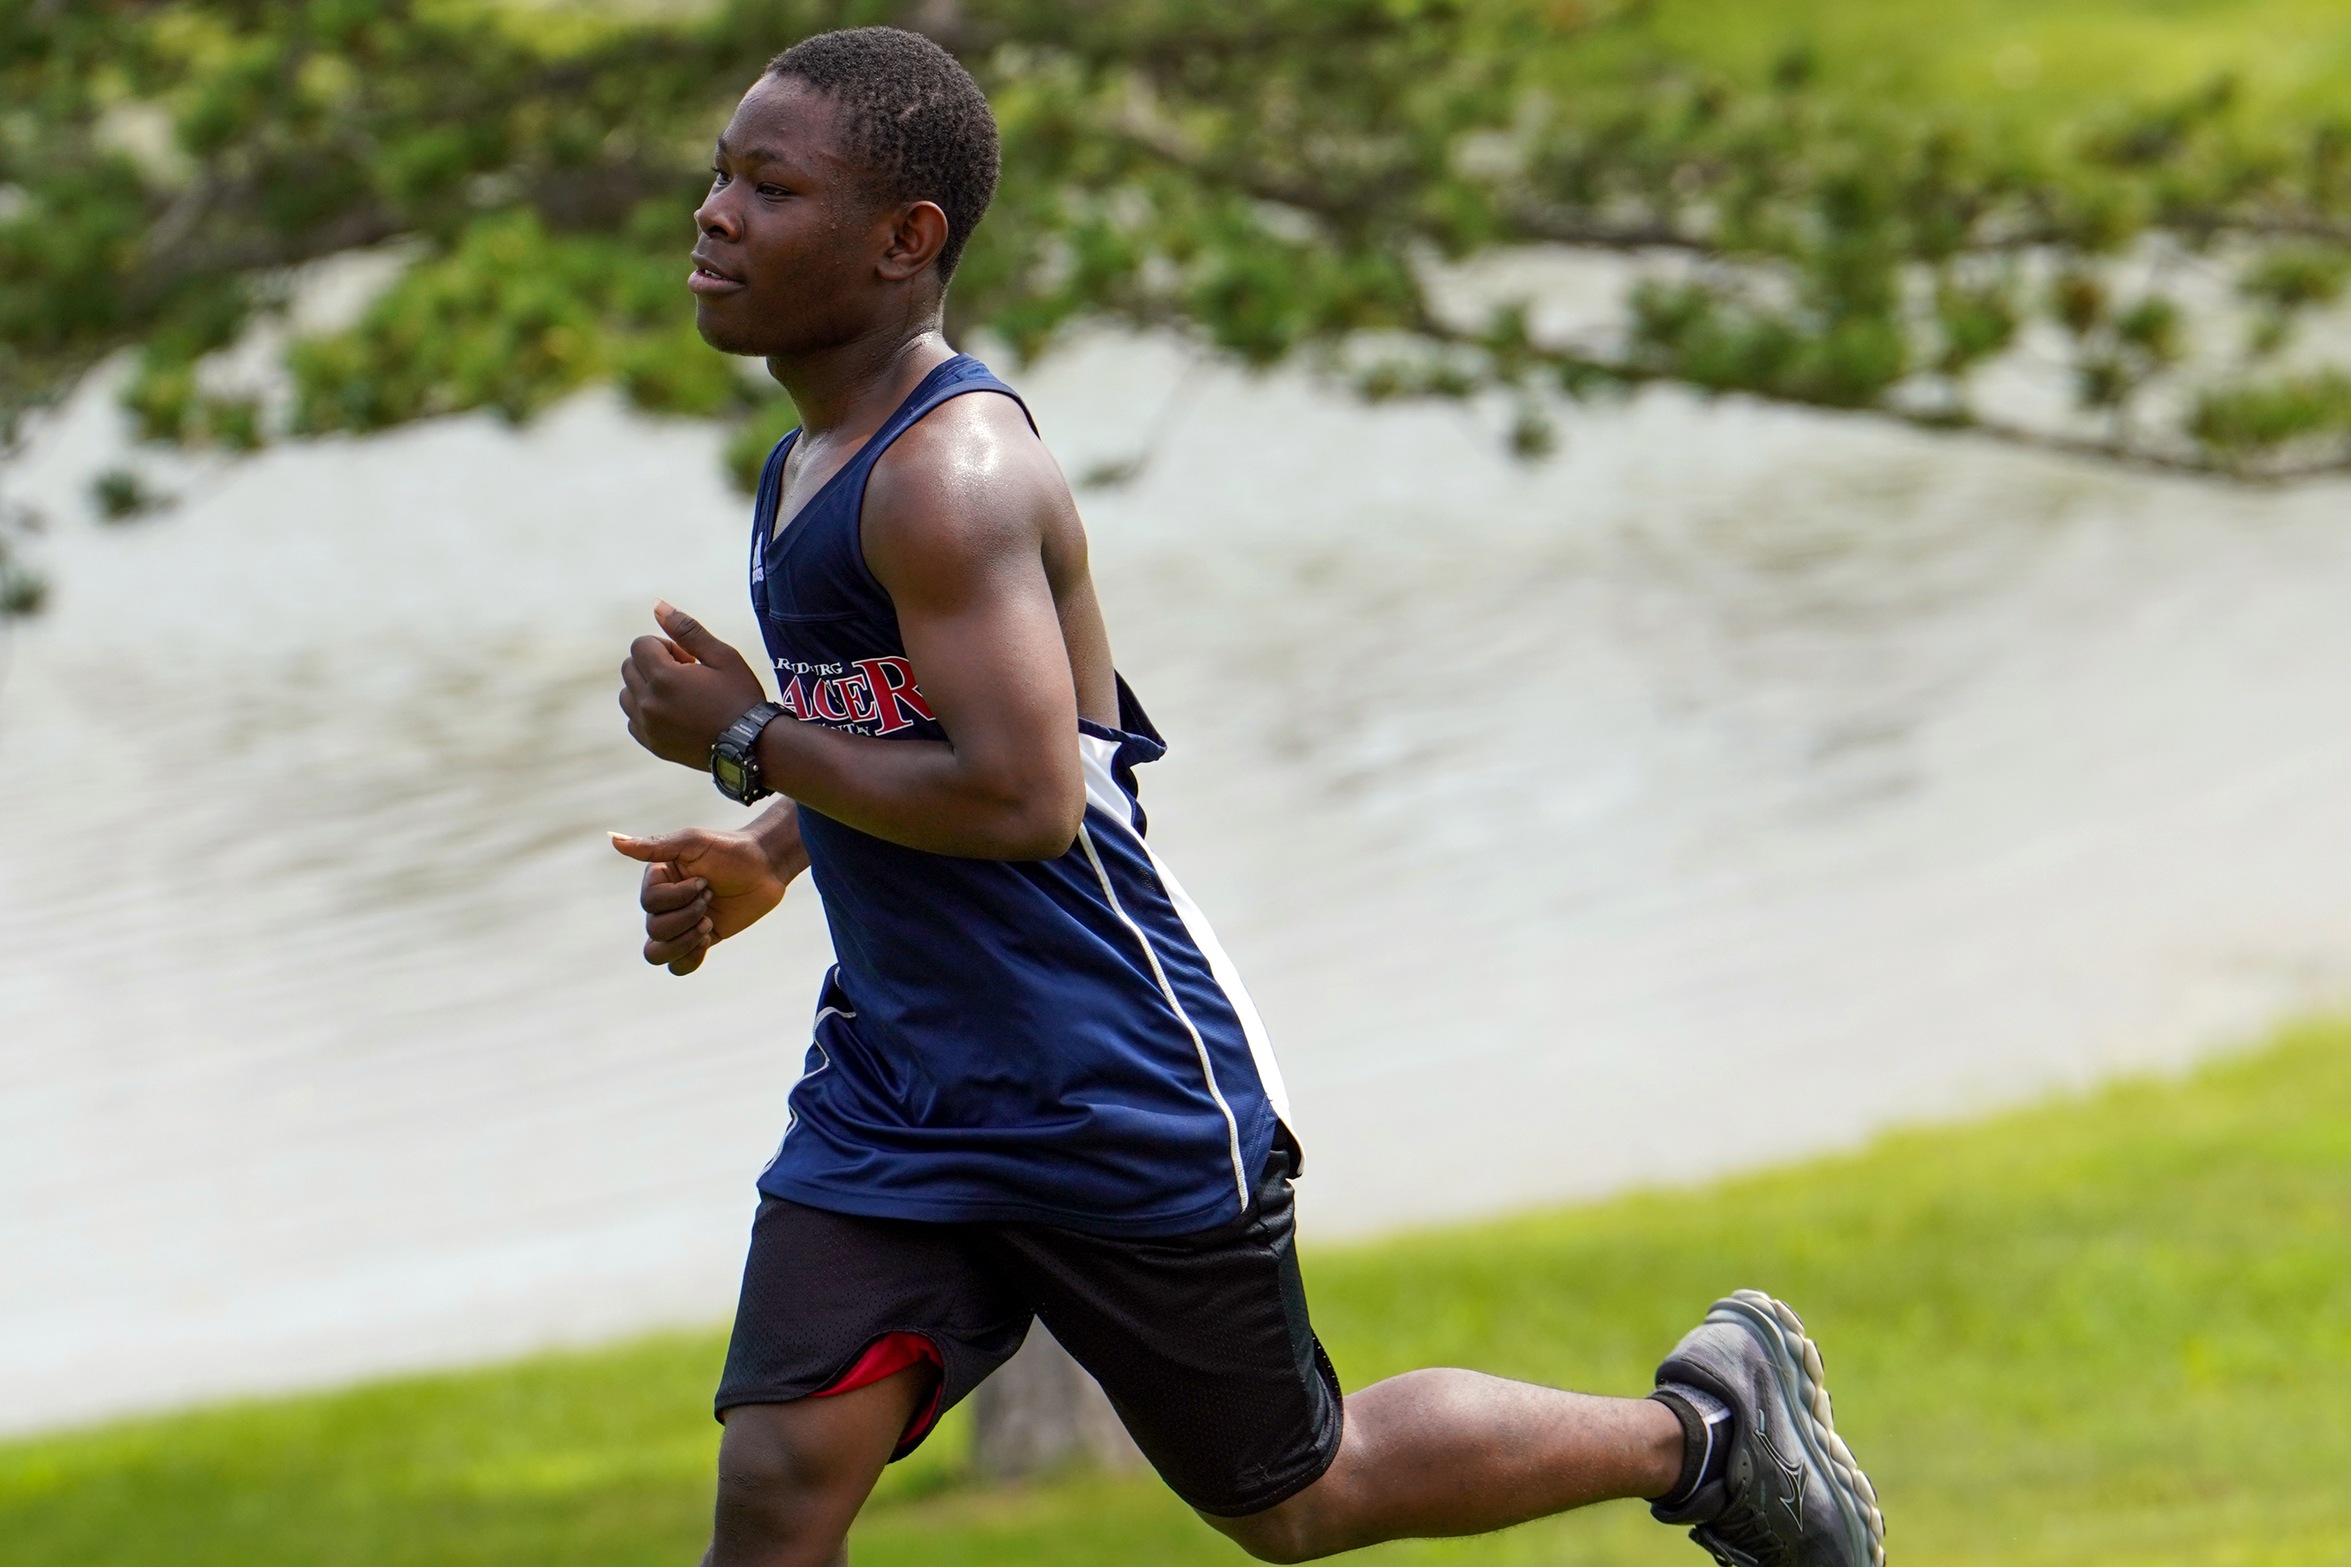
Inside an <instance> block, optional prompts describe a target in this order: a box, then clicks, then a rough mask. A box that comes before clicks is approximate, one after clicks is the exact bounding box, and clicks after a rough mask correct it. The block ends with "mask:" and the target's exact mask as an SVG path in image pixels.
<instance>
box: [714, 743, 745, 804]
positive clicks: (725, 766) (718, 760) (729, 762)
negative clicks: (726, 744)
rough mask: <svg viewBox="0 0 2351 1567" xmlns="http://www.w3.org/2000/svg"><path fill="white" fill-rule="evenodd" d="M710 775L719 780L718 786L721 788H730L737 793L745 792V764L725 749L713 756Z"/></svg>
mask: <svg viewBox="0 0 2351 1567" xmlns="http://www.w3.org/2000/svg"><path fill="white" fill-rule="evenodd" d="M710 775H711V776H712V777H713V778H715V779H717V780H718V786H719V787H720V788H722V789H726V790H730V791H732V792H734V793H736V794H740V793H742V792H743V784H744V782H745V780H744V777H743V764H742V763H741V762H739V761H737V760H735V758H733V757H731V756H729V755H727V754H726V753H725V752H724V751H721V752H720V753H719V754H718V755H717V756H716V757H714V758H712V760H711V763H710Z"/></svg>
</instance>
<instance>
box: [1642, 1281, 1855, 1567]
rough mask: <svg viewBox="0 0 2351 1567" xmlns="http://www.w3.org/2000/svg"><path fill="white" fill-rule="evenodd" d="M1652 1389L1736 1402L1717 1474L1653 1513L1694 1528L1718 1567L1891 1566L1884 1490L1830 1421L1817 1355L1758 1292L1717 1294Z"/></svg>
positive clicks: (1796, 1325)
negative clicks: (1881, 1503)
mask: <svg viewBox="0 0 2351 1567" xmlns="http://www.w3.org/2000/svg"><path fill="white" fill-rule="evenodd" d="M1657 1385H1658V1386H1659V1387H1663V1388H1672V1387H1685V1388H1696V1389H1698V1390H1699V1391H1700V1392H1703V1393H1707V1394H1711V1395H1712V1396H1713V1397H1714V1398H1716V1399H1719V1400H1721V1401H1722V1402H1723V1403H1724V1404H1727V1405H1729V1406H1730V1409H1731V1428H1730V1434H1729V1439H1728V1440H1729V1454H1728V1457H1727V1461H1726V1462H1725V1463H1724V1464H1723V1465H1722V1466H1721V1468H1720V1470H1719V1476H1720V1477H1719V1478H1718V1479H1714V1480H1711V1481H1709V1482H1708V1483H1706V1484H1704V1485H1701V1486H1699V1487H1698V1488H1697V1489H1696V1490H1695V1491H1694V1492H1693V1493H1692V1494H1691V1495H1690V1496H1689V1497H1688V1498H1686V1499H1682V1500H1680V1501H1679V1504H1678V1505H1676V1506H1673V1507H1668V1506H1666V1505H1664V1504H1662V1503H1661V1504H1659V1505H1658V1506H1657V1507H1655V1508H1653V1509H1652V1511H1654V1512H1655V1513H1656V1514H1657V1517H1658V1520H1659V1521H1660V1522H1662V1523H1672V1524H1695V1525H1697V1527H1696V1528H1694V1529H1692V1530H1691V1531H1690V1538H1691V1539H1693V1540H1695V1541H1697V1542H1698V1543H1699V1544H1700V1545H1702V1546H1704V1547H1705V1548H1706V1550H1707V1552H1708V1553H1709V1554H1711V1555H1712V1556H1713V1557H1714V1559H1715V1560H1716V1561H1717V1562H1719V1563H1720V1564H1721V1567H1885V1561H1886V1519H1885V1515H1884V1514H1883V1513H1881V1512H1879V1511H1878V1500H1877V1492H1876V1491H1875V1490H1874V1489H1873V1488H1872V1487H1871V1486H1870V1483H1869V1476H1867V1475H1865V1474H1863V1473H1862V1472H1861V1466H1860V1465H1859V1464H1857V1463H1855V1462H1854V1461H1853V1454H1852V1452H1851V1450H1849V1449H1848V1448H1847V1447H1846V1446H1845V1443H1844V1440H1843V1439H1842V1438H1840V1437H1839V1436H1838V1435H1837V1430H1836V1426H1835V1424H1834V1423H1833V1422H1832V1421H1831V1420H1830V1418H1829V1394H1828V1389H1827V1388H1826V1387H1825V1386H1823V1385H1822V1376H1821V1365H1820V1351H1819V1349H1817V1348H1815V1347H1814V1345H1813V1342H1812V1340H1810V1339H1808V1338H1806V1337H1805V1336H1804V1322H1803V1319H1802V1318H1800V1317H1798V1316H1797V1315H1796V1313H1795V1312H1793V1311H1791V1310H1789V1309H1788V1308H1787V1307H1786V1306H1784V1305H1782V1304H1780V1303H1779V1302H1778V1301H1776V1300H1774V1299H1772V1298H1771V1297H1770V1296H1769V1295H1766V1294H1764V1293H1763V1292H1762V1291H1760V1290H1740V1291H1739V1292H1738V1293H1737V1294H1735V1295H1732V1296H1731V1297H1730V1298H1729V1299H1728V1300H1718V1301H1716V1302H1715V1303H1714V1307H1713V1309H1712V1310H1710V1311H1708V1312H1707V1313H1706V1320H1705V1321H1704V1322H1702V1323H1700V1324H1699V1325H1698V1326H1697V1327H1695V1328H1693V1329H1691V1330H1690V1334H1689V1336H1688V1337H1687V1338H1685V1339H1683V1340H1682V1341H1681V1343H1680V1344H1679V1345H1677V1346H1676V1347H1675V1349H1674V1352H1673V1353H1672V1354H1671V1355H1669V1356H1667V1357H1666V1361H1665V1364H1664V1365H1662V1366H1659V1367H1658V1368H1657ZM1709 1467H1710V1468H1711V1467H1712V1466H1711V1465H1710V1466H1709Z"/></svg>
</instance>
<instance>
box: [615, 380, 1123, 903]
mask: <svg viewBox="0 0 2351 1567" xmlns="http://www.w3.org/2000/svg"><path fill="white" fill-rule="evenodd" d="M1069 507H1070V500H1069V492H1068V488H1067V486H1066V485H1065V484H1064V483H1063V482H1062V479H1061V475H1060V471H1059V470H1058V469H1057V468H1056V467H1055V466H1054V464H1053V460H1052V458H1051V456H1050V455H1048V454H1047V453H1046V451H1045V449H1044V447H1043V446H1042V445H1041V444H1040V443H1039V442H1038V441H1037V440H1036V438H1035V436H1034V435H1033V434H1032V433H1031V432H1030V430H1029V429H1028V426H1027V424H1026V422H1025V421H1024V420H1023V419H1022V418H1021V414H1020V410H1019V409H1018V407H1017V406H1016V405H1014V404H1013V403H1012V402H1011V401H1010V400H1008V399H1006V398H1002V397H995V396H988V395H982V394H974V395H972V396H967V397H959V398H956V399H955V400H954V401H952V402H950V403H947V404H945V405H943V406H942V407H941V408H940V409H939V410H938V411H937V412H935V413H934V414H932V415H931V416H930V417H929V418H926V419H924V420H923V421H922V422H921V423H920V424H918V425H916V426H915V427H914V428H913V429H912V430H910V431H908V432H907V433H906V434H905V435H904V436H902V437H901V438H900V439H899V440H898V442H897V444H896V445H894V446H893V447H891V449H890V451H889V453H888V454H887V455H886V456H885V457H884V458H883V459H882V461H881V462H880V463H879V464H878V465H876V467H875V470H874V473H873V477H872V479H871V480H870V482H869V483H868V485H867V489H866V498H865V512H864V519H863V526H864V539H865V554H866V561H867V564H868V565H869V566H871V567H872V569H873V573H874V576H875V577H876V578H877V579H878V580H879V581H880V582H881V584H882V586H883V587H884V588H885V589H887V590H888V592H889V594H890V598H891V601H892V603H893V604H894V605H895V606H896V608H897V613H898V623H899V629H900V632H901V634H902V635H903V636H904V638H905V641H906V652H907V657H908V660H909V661H910V662H911V663H912V665H913V666H914V674H915V679H916V681H917V683H918V684H919V685H920V686H921V688H922V694H923V700H924V702H925V703H926V704H927V705H928V706H929V708H930V710H931V711H932V713H933V714H935V715H936V716H937V718H938V720H939V723H940V725H941V726H942V727H943V728H944V729H945V730H946V732H947V739H946V740H945V741H944V742H939V741H909V740H880V739H874V738H870V737H867V736H862V735H849V734H842V733H840V732H839V731H836V730H831V729H826V728H823V727H822V726H820V725H816V724H807V723H795V722H792V721H790V720H788V719H778V720H777V721H776V722H774V723H772V724H770V725H768V727H767V730H766V732H765V734H763V735H762V736H761V738H760V754H759V760H760V765H761V767H762V769H763V770H764V771H765V773H766V775H767V781H768V784H769V786H770V787H772V788H774V789H776V790H777V791H778V792H779V793H782V794H785V795H789V796H790V797H791V798H793V799H795V800H797V801H799V802H801V803H802V804H804V805H807V806H808V807H810V808H811V809H814V810H816V811H819V812H821V813H823V814H824V815H826V816H830V817H832V818H833V819H834V820H836V821H840V822H845V823H847V824H848V825H850V826H852V827H855V828H858V829H859V830H860V831H863V832H868V833H871V834H873V835H874V836H875V837H878V838H885V839H888V840H889V841H891V842H893V843H901V844H905V845H907V846H908V847H910V848H916V849H926V850H929V851H930V852H932V853H935V854H953V855H963V856H968V857H971V858H975V859H1004V860H1021V859H1048V858H1051V857H1052V856H1055V855H1058V854H1060V853H1062V852H1063V851H1065V850H1066V849H1068V847H1069V845H1070V843H1071V841H1072V840H1073V839H1074V838H1075V837H1076V836H1077V829H1078V824H1079V822H1080V821H1081V820H1082V819H1083V817H1084V814H1085V782H1084V779H1083V777H1082V775H1081V774H1080V771H1079V766H1078V751H1077V716H1078V715H1077V696H1076V690H1075V685H1074V682H1073V679H1072V676H1071V672H1070V662H1069V654H1068V651H1067V649H1066V648H1065V646H1064V645H1063V640H1062V629H1061V622H1060V618H1059V611H1058V609H1057V607H1056V605H1055V602H1054V596H1053V589H1052V584H1051V583H1050V581H1049V580H1048V578H1047V575H1046V569H1045V542H1046V538H1047V534H1048V532H1049V531H1050V530H1051V529H1052V528H1054V527H1055V526H1056V525H1057V524H1060V523H1062V522H1064V521H1065V520H1066V518H1067V514H1068V509H1069ZM670 616H672V617H674V618H665V619H664V622H663V628H664V629H665V630H667V631H668V632H669V633H670V636H671V638H673V639H674V641H668V642H665V641H664V640H663V639H661V638H658V637H645V638H640V639H639V640H638V642H637V644H636V646H635V647H633V648H632V649H631V650H630V660H629V664H628V665H627V666H626V667H625V668H624V671H623V681H624V684H625V685H626V687H627V689H626V690H625V691H624V693H623V695H622V699H621V701H622V706H623V708H624V709H627V710H628V711H629V715H630V731H631V732H632V733H633V734H635V735H636V736H637V738H638V740H639V741H640V743H642V744H644V745H645V746H646V747H647V748H648V749H650V750H652V751H654V752H655V753H656V754H657V755H661V756H665V757H668V758H669V759H670V760H672V761H677V762H681V763H684V764H685V765H688V766H692V767H700V766H702V765H704V762H705V758H706V756H707V753H708V750H709V745H710V741H711V739H712V738H713V737H714V736H715V735H716V734H717V732H718V730H719V729H721V728H723V727H724V726H725V725H726V724H727V723H729V722H730V721H732V720H733V718H734V717H735V716H736V715H737V714H739V713H740V712H742V710H743V709H744V708H746V707H748V706H750V705H751V704H752V703H753V702H756V701H758V700H759V695H760V693H759V687H758V680H757V677H756V676H755V675H752V674H751V672H750V669H749V666H748V665H746V664H744V663H743V661H742V659H741V656H740V655H739V654H736V653H735V652H734V650H733V649H731V648H728V647H726V645H725V644H724V643H721V642H718V641H717V639H716V638H713V637H711V636H710V635H709V633H708V632H706V631H703V630H702V629H701V627H699V626H698V625H695V624H694V623H693V622H692V621H690V620H687V619H686V618H685V617H683V616H679V615H677V614H676V612H675V611H671V612H670ZM746 682H748V684H747V685H746Z"/></svg>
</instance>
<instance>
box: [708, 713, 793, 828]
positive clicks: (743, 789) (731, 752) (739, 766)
mask: <svg viewBox="0 0 2351 1567" xmlns="http://www.w3.org/2000/svg"><path fill="white" fill-rule="evenodd" d="M784 712H785V709H784V708H782V707H780V706H778V705H777V704H775V703H773V702H761V703H758V704H757V705H756V706H754V707H752V708H751V709H750V710H749V711H748V712H746V713H744V714H743V716H742V717H740V718H738V719H736V720H735V721H734V722H733V723H731V724H729V725H727V726H726V728H724V729H722V730H720V731H719V735H718V738H717V739H716V740H713V741H712V742H711V743H710V781H711V782H712V783H714V784H716V785H717V786H718V792H719V793H720V794H723V795H725V796H726V797H727V798H728V799H730V800H733V801H735V802H736V803H737V804H739V805H749V804H750V803H751V802H752V801H754V800H758V799H761V798H764V797H765V796H767V795H770V794H773V793H774V792H775V791H774V790H772V789H770V788H768V787H767V779H766V778H765V776H764V775H763V774H762V772H761V770H760V766H759V736H760V734H761V732H762V731H764V730H765V729H766V728H767V726H768V725H769V724H772V723H774V722H775V721H776V720H777V719H779V718H781V717H783V716H784ZM729 772H732V773H733V774H734V775H735V777H736V779H739V780H740V783H739V785H738V784H736V783H735V782H732V781H730V780H729V778H728V776H727V775H728V773H729Z"/></svg>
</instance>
